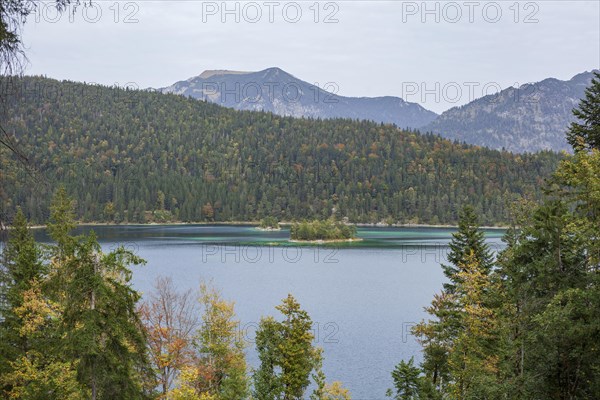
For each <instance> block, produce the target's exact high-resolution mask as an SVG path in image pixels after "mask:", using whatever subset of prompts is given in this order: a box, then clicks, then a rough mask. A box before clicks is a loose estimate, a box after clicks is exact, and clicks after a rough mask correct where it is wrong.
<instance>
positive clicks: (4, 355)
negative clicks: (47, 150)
mask: <svg viewBox="0 0 600 400" xmlns="http://www.w3.org/2000/svg"><path fill="white" fill-rule="evenodd" d="M45 272H46V268H45V266H44V264H43V263H42V261H41V251H40V249H39V247H38V245H37V244H36V243H35V240H34V238H33V235H32V233H31V231H30V230H29V228H28V226H27V220H26V218H25V215H24V214H23V212H22V211H21V209H20V208H19V209H17V213H16V215H15V219H14V222H13V225H12V229H11V230H10V236H9V241H8V243H7V245H6V248H5V249H4V252H3V254H2V265H1V269H0V307H1V308H0V374H2V373H4V372H6V370H7V368H8V365H9V363H10V362H11V361H14V360H16V359H17V358H18V357H21V356H23V355H24V354H26V353H27V351H28V350H29V349H30V348H31V347H32V344H31V343H30V339H29V338H28V337H27V336H23V335H21V334H20V331H21V328H22V327H23V325H24V324H25V322H24V321H23V318H21V317H20V316H19V315H18V314H17V313H16V312H15V310H16V309H17V308H19V307H21V306H22V305H23V296H24V294H25V292H27V291H28V290H29V289H31V287H32V285H34V284H35V282H36V281H37V282H40V281H41V280H42V278H43V277H44V275H45Z"/></svg>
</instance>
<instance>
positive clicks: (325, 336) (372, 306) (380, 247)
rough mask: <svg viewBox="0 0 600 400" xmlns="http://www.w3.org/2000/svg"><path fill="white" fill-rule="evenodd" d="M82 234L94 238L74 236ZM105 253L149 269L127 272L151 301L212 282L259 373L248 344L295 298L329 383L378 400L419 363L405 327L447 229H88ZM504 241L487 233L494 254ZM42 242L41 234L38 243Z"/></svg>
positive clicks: (434, 283) (434, 271)
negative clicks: (133, 258)
mask: <svg viewBox="0 0 600 400" xmlns="http://www.w3.org/2000/svg"><path fill="white" fill-rule="evenodd" d="M80 229H81V230H85V231H87V230H89V229H91V228H89V227H85V228H80ZM93 229H94V231H95V232H96V233H97V235H98V238H99V240H100V242H101V244H102V246H103V248H104V249H106V250H108V249H112V248H115V247H117V246H119V245H123V246H125V247H127V248H129V249H130V250H132V251H134V252H135V253H136V254H138V255H140V256H141V257H143V258H145V259H146V260H147V261H148V263H147V265H145V266H143V267H136V268H134V278H133V283H134V286H135V287H136V288H137V289H138V290H140V291H142V292H146V293H147V292H148V291H149V290H151V288H152V284H153V282H154V280H155V279H156V277H157V276H161V275H162V276H171V277H172V278H173V281H174V282H175V284H176V285H177V287H178V288H180V289H182V290H184V289H188V288H192V289H196V288H197V287H198V285H199V283H200V281H201V280H210V281H212V283H213V284H214V285H215V286H216V287H218V288H219V289H221V291H222V293H223V296H224V297H225V298H227V299H229V300H233V301H235V303H236V312H237V315H238V318H239V319H240V332H241V334H243V335H244V336H245V337H246V339H247V340H248V342H249V347H248V349H247V355H248V362H249V364H250V365H251V366H256V363H257V357H256V353H255V351H254V347H253V343H252V341H253V334H254V331H255V328H256V326H257V324H258V322H259V321H260V318H261V316H265V315H274V316H276V315H277V314H276V311H275V309H274V307H275V306H276V305H277V304H279V303H280V301H281V299H283V298H284V297H285V296H287V294H288V293H292V294H293V295H294V296H295V297H296V298H297V299H298V301H299V302H300V303H301V304H302V306H303V308H305V309H306V310H307V311H308V312H309V314H310V316H311V317H312V319H313V321H314V326H315V332H314V333H315V338H316V339H315V341H316V342H317V344H318V345H319V346H321V347H323V349H324V354H325V362H324V371H325V373H326V375H327V379H328V381H332V380H341V381H342V382H343V383H344V385H345V386H346V387H348V388H349V389H350V391H351V393H352V398H353V399H355V400H359V399H365V400H367V399H369V400H370V399H377V400H379V399H384V398H385V391H386V389H387V388H389V387H391V386H392V382H391V377H390V373H391V371H392V369H393V368H394V366H395V365H396V364H397V363H398V362H399V361H400V360H402V359H409V358H410V357H412V356H414V357H415V359H417V360H420V359H421V357H420V348H419V345H418V344H417V343H416V342H415V340H414V338H413V337H412V336H411V335H410V333H409V331H410V328H411V326H413V325H414V324H415V323H417V322H418V321H420V320H421V319H422V318H423V317H425V314H424V312H423V307H425V306H426V305H428V303H429V302H430V301H431V298H432V296H433V294H434V293H436V292H437V291H439V290H440V288H441V285H442V283H443V281H444V277H443V274H442V271H441V269H440V267H439V264H440V262H444V261H445V256H446V254H447V244H448V242H449V240H450V238H451V234H452V232H454V229H450V228H371V227H369V228H359V229H358V236H359V237H360V238H362V239H363V241H360V242H353V243H336V244H329V245H327V246H307V245H302V246H298V245H294V244H290V243H289V242H288V241H287V239H288V237H289V231H287V230H285V229H284V230H281V231H276V232H265V231H259V230H256V229H255V228H253V227H251V226H239V225H235V226H233V225H171V226H164V225H144V226H141V225H140V226H136V225H130V226H98V227H93ZM502 234H503V231H500V230H489V231H486V237H487V240H488V242H489V244H490V246H491V248H492V249H493V250H499V249H500V248H502V247H503V245H502V243H501V241H500V238H501V237H502ZM39 235H40V236H41V237H40V238H41V239H43V233H41V232H40V233H39Z"/></svg>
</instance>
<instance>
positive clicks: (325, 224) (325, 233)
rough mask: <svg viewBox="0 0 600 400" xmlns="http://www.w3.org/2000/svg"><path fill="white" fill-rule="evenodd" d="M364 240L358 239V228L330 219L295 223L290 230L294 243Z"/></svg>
mask: <svg viewBox="0 0 600 400" xmlns="http://www.w3.org/2000/svg"><path fill="white" fill-rule="evenodd" d="M359 240H362V239H360V238H357V237H356V227H355V226H354V225H348V224H345V223H343V222H339V221H335V220H334V219H328V220H325V221H320V220H314V221H302V222H294V223H293V224H292V226H291V228H290V241H292V242H319V243H321V242H353V241H359Z"/></svg>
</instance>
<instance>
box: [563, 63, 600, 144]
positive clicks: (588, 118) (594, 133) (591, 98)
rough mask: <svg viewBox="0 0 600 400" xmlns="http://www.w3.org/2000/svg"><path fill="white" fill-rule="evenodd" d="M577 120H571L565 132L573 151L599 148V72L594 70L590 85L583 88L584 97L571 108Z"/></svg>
mask: <svg viewBox="0 0 600 400" xmlns="http://www.w3.org/2000/svg"><path fill="white" fill-rule="evenodd" d="M573 114H574V115H575V116H576V117H577V118H578V119H579V122H573V123H572V124H571V127H570V129H569V131H568V132H567V140H568V142H569V144H570V145H571V146H572V147H573V150H575V152H579V151H582V150H592V149H600V73H598V72H594V78H592V83H591V85H590V86H589V87H588V88H587V89H586V90H585V98H584V99H581V101H580V102H579V107H578V108H576V109H574V110H573Z"/></svg>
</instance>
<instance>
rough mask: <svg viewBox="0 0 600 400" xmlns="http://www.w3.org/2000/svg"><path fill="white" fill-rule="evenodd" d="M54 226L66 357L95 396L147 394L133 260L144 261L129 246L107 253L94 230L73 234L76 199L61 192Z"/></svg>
mask: <svg viewBox="0 0 600 400" xmlns="http://www.w3.org/2000/svg"><path fill="white" fill-rule="evenodd" d="M50 219H51V221H52V222H51V223H50V224H49V227H48V229H49V230H50V233H51V235H52V236H53V238H54V239H55V240H56V241H57V246H56V247H55V249H54V251H53V260H54V261H53V265H54V270H53V271H52V273H53V278H54V279H53V281H54V282H53V288H54V296H55V298H56V299H57V301H59V302H60V304H61V306H62V310H63V313H62V316H61V322H60V325H59V327H58V331H59V333H60V335H61V338H62V339H63V343H62V348H63V350H62V351H63V352H64V353H63V354H64V357H65V359H66V360H71V362H72V363H73V364H74V365H75V364H76V365H77V377H78V380H79V382H81V384H83V385H85V387H87V388H88V389H89V391H90V396H91V399H92V400H95V399H113V398H117V397H127V398H130V399H136V398H142V397H143V395H142V385H141V380H140V376H139V374H140V373H141V372H142V371H143V372H144V373H148V372H149V368H148V367H147V361H146V357H145V354H146V338H145V335H144V334H143V329H142V325H141V322H140V320H139V317H138V315H137V313H136V303H137V301H138V300H139V298H140V296H139V294H138V293H137V292H136V291H134V290H133V289H132V288H131V284H130V281H131V271H130V270H129V269H128V265H131V264H141V263H143V262H144V261H143V260H142V259H140V258H139V257H137V256H135V255H134V254H133V253H131V252H129V251H127V250H125V249H124V248H123V247H120V248H118V249H117V250H115V251H113V252H111V253H108V254H104V253H103V252H102V251H101V249H100V245H99V244H98V241H97V240H96V237H95V235H94V233H93V232H92V233H90V235H89V236H87V237H73V236H70V233H69V232H70V230H71V228H72V227H73V226H74V223H73V209H72V201H71V200H70V199H69V198H68V196H66V194H65V191H64V189H60V190H59V191H58V192H57V196H56V197H55V199H54V202H53V206H52V215H51V218H50Z"/></svg>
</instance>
